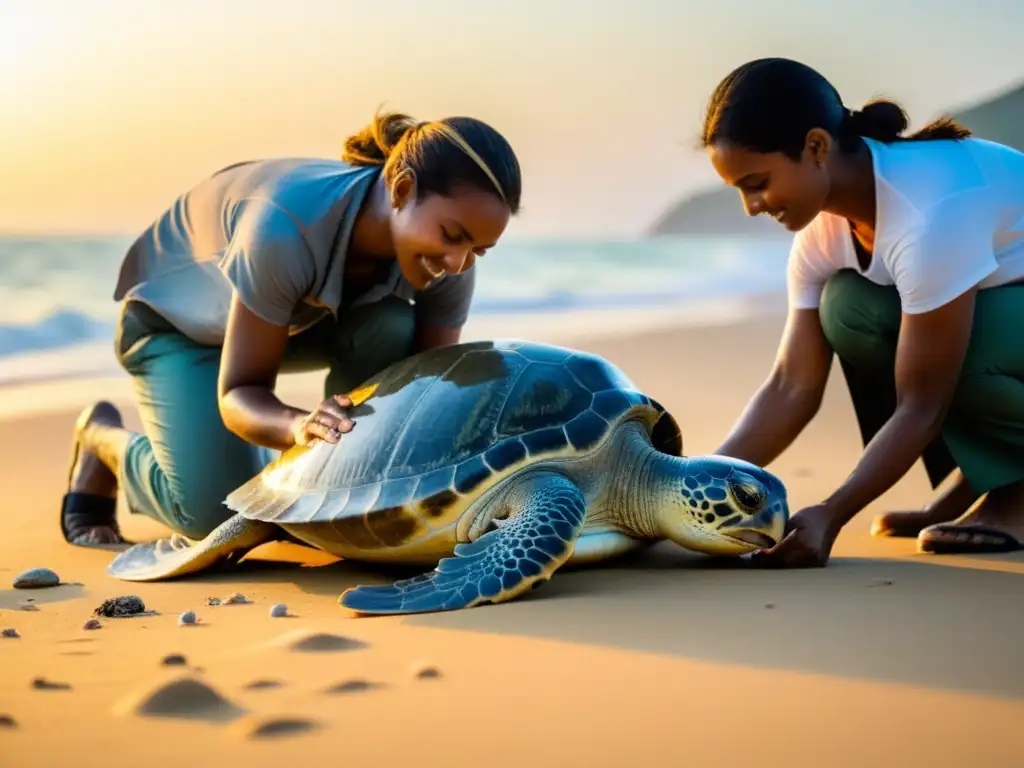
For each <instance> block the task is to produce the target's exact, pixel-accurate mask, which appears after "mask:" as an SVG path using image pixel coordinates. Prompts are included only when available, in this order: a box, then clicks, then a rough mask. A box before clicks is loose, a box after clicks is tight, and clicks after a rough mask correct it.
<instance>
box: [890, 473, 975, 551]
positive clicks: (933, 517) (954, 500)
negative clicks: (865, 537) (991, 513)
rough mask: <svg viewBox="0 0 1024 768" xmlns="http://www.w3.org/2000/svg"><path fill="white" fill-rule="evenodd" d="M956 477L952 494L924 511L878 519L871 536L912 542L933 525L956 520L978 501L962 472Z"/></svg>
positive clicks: (942, 496) (938, 500)
mask: <svg viewBox="0 0 1024 768" xmlns="http://www.w3.org/2000/svg"><path fill="white" fill-rule="evenodd" d="M955 477H956V480H955V482H954V483H953V485H952V486H950V488H949V490H948V491H946V492H945V493H943V494H942V495H941V496H939V497H937V498H936V499H935V500H934V501H932V503H931V504H929V505H928V506H926V507H925V508H924V509H922V510H918V511H913V512H911V511H899V512H887V513H885V514H883V515H878V516H877V517H876V518H875V519H874V521H872V523H871V535H872V536H900V537H908V538H910V537H915V536H917V535H918V534H919V533H920V532H921V531H922V530H924V529H925V528H927V527H928V526H930V525H936V524H937V523H948V522H950V521H952V520H956V519H957V518H958V517H960V516H961V515H962V514H964V513H965V512H967V510H968V509H970V508H971V505H972V504H974V502H976V501H977V500H978V497H979V494H977V493H975V491H974V489H972V488H971V486H970V485H968V484H967V481H966V480H965V479H964V476H963V475H962V474H961V473H960V470H956V475H955Z"/></svg>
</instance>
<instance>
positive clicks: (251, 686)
mask: <svg viewBox="0 0 1024 768" xmlns="http://www.w3.org/2000/svg"><path fill="white" fill-rule="evenodd" d="M282 685H284V683H282V682H281V681H280V680H253V681H252V682H251V683H248V684H246V686H245V687H246V689H247V690H250V691H262V690H266V689H267V688H280V687H281V686H282Z"/></svg>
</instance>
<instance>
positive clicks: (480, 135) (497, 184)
mask: <svg viewBox="0 0 1024 768" xmlns="http://www.w3.org/2000/svg"><path fill="white" fill-rule="evenodd" d="M341 159H342V161H343V162H345V163H348V164H349V165H355V166H381V167H382V168H381V175H382V177H383V178H384V181H385V182H386V183H387V185H388V187H389V188H391V187H392V185H393V184H394V183H395V180H396V179H397V178H399V176H400V175H401V174H402V173H404V172H406V171H411V172H412V173H413V174H414V175H415V178H416V191H417V195H429V194H441V195H446V196H447V195H451V194H454V193H456V191H457V190H458V188H459V187H461V186H471V187H475V188H477V189H480V190H483V191H485V192H488V193H492V194H495V195H497V197H498V198H499V199H500V200H501V201H502V202H503V203H505V205H507V206H508V207H509V209H510V210H511V212H512V213H513V214H515V213H518V211H519V204H520V197H521V195H522V179H521V178H520V170H519V160H518V159H517V158H516V154H515V152H514V151H513V150H512V147H511V146H510V145H509V143H508V141H507V140H506V139H505V137H503V136H502V135H501V134H500V133H498V132H497V131H496V130H495V129H494V128H492V127H491V126H489V125H488V124H486V123H484V122H482V121H481V120H477V119H475V118H471V117H448V118H445V119H444V120H437V121H425V122H420V121H418V120H414V119H413V118H411V117H409V116H408V115H405V114H401V113H398V112H388V113H385V114H381V113H378V114H376V115H375V116H374V118H373V120H372V121H371V122H370V123H369V124H368V125H367V126H366V127H364V128H363V129H362V130H361V131H359V132H358V133H354V134H352V135H351V136H349V137H348V138H347V139H346V140H345V145H344V147H343V148H342V151H341Z"/></svg>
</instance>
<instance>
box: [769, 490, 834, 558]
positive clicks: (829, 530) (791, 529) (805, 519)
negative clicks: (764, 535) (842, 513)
mask: <svg viewBox="0 0 1024 768" xmlns="http://www.w3.org/2000/svg"><path fill="white" fill-rule="evenodd" d="M840 527H841V526H840V525H838V524H837V521H836V519H835V515H834V514H833V513H832V511H831V510H830V509H829V508H828V507H826V506H825V505H824V504H816V505H815V506H813V507H805V508H804V509H801V510H800V511H799V512H797V513H796V514H795V515H793V516H792V517H791V518H790V519H789V522H788V523H787V525H786V535H785V536H784V537H783V539H782V541H780V542H779V543H778V544H776V545H775V546H774V547H772V548H771V549H766V550H762V551H760V552H755V553H754V554H753V555H751V558H750V562H751V564H756V565H758V566H760V567H762V568H824V567H825V566H826V565H827V564H828V559H829V556H830V555H831V553H832V545H833V544H835V540H836V536H838V535H839V529H840Z"/></svg>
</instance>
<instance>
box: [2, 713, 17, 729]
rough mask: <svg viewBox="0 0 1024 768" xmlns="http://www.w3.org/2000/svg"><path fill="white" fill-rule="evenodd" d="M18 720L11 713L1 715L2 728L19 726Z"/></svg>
mask: <svg viewBox="0 0 1024 768" xmlns="http://www.w3.org/2000/svg"><path fill="white" fill-rule="evenodd" d="M17 727H18V722H17V720H15V719H14V718H13V717H11V716H10V715H0V728H17Z"/></svg>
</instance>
